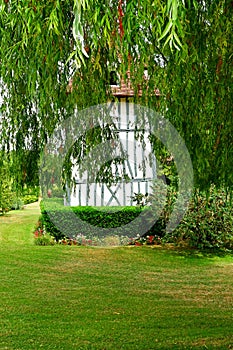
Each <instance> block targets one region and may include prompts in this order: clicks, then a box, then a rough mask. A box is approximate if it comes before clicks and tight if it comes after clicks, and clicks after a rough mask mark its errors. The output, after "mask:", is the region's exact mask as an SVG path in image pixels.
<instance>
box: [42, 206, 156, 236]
mask: <svg viewBox="0 0 233 350" xmlns="http://www.w3.org/2000/svg"><path fill="white" fill-rule="evenodd" d="M101 209H102V210H101ZM103 209H104V208H94V207H85V206H83V207H81V206H80V207H63V206H62V204H61V203H59V202H57V201H56V200H51V201H46V202H45V203H44V202H43V201H42V202H41V214H42V216H41V223H42V225H43V226H44V228H45V230H46V231H47V232H48V233H49V234H51V235H52V236H54V237H55V239H56V240H59V239H61V238H63V237H65V236H66V237H71V238H72V237H76V236H77V235H79V234H83V235H85V236H86V237H90V238H91V237H94V236H100V235H101V236H103V235H106V236H107V235H109V234H111V235H118V236H128V237H135V236H137V235H141V232H143V230H144V228H145V227H150V226H151V225H152V224H153V221H152V220H153V214H152V211H151V209H149V208H147V207H145V208H139V207H133V206H132V207H118V208H116V207H108V212H106V211H104V210H103ZM116 209H117V211H116ZM74 214H75V217H74ZM76 217H78V218H79V219H80V220H78V221H77V220H75V218H76ZM135 219H136V220H135ZM87 224H90V226H89V225H87ZM127 224H130V225H127ZM103 229H104V230H103ZM155 231H156V228H155V227H154V226H153V225H152V228H151V229H150V230H149V231H148V232H146V234H155V233H154V232H155Z"/></svg>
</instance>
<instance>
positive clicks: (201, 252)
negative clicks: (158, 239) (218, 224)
mask: <svg viewBox="0 0 233 350" xmlns="http://www.w3.org/2000/svg"><path fill="white" fill-rule="evenodd" d="M163 249H165V250H168V251H170V252H171V253H172V254H174V255H180V256H183V257H185V258H191V259H205V258H210V259H211V258H215V257H219V258H225V257H228V256H230V257H233V251H232V250H223V249H217V248H216V249H196V248H191V247H188V246H185V247H178V246H174V245H173V246H171V247H169V248H168V247H164V248H163Z"/></svg>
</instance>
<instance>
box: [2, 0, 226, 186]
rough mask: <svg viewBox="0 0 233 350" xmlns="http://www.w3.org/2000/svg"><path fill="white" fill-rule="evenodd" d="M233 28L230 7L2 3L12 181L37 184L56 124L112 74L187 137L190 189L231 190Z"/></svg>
mask: <svg viewBox="0 0 233 350" xmlns="http://www.w3.org/2000/svg"><path fill="white" fill-rule="evenodd" d="M232 22H233V2H232V1H231V0H220V1H212V0H203V1H202V0H187V1H185V0H167V1H165V0H164V1H148V0H140V1H139V0H138V1H137V0H108V1H106V0H99V1H93V0H46V1H44V0H40V1H36V0H20V1H17V0H1V1H0V44H1V50H0V91H1V148H2V150H3V151H4V152H5V153H7V152H8V153H11V158H13V161H14V162H15V164H16V166H15V167H14V170H13V173H12V176H14V177H15V179H17V183H18V184H19V185H20V186H22V185H23V184H24V183H27V181H28V182H30V181H31V182H33V181H34V182H36V179H35V177H32V176H30V174H31V173H32V172H34V171H35V173H36V172H37V166H38V159H39V155H40V152H41V150H42V148H43V146H44V144H45V143H46V140H47V138H48V137H49V135H51V133H52V132H53V130H54V127H55V126H56V125H57V123H59V122H60V121H62V120H64V119H67V118H69V116H70V115H72V114H73V111H74V109H75V108H78V109H80V110H81V109H83V108H85V107H89V106H93V105H96V104H99V103H105V102H106V101H107V100H108V99H109V98H111V89H110V78H111V72H112V71H116V72H117V73H118V74H119V75H120V76H121V78H122V79H125V80H127V77H128V76H129V74H130V81H131V85H132V87H133V88H134V91H135V101H136V102H139V103H141V104H142V105H145V106H148V107H151V108H153V109H155V110H156V111H158V112H159V113H161V114H163V115H164V116H165V117H166V118H168V119H169V120H170V122H171V123H172V124H173V125H174V127H175V128H176V129H177V130H178V132H179V133H180V134H181V136H182V137H183V138H184V140H185V143H186V146H187V148H188V150H189V152H190V155H191V158H192V161H193V166H194V174H195V185H196V187H197V188H202V189H208V188H209V186H210V184H215V185H216V186H224V187H225V188H228V189H229V188H231V189H232V184H233V172H232V169H233V147H232V145H233V132H232V131H233V113H232V102H233V91H232V88H233V81H232V78H233V64H232V58H233V50H232V48H233V33H232V24H233V23H232ZM145 69H146V70H147V75H148V78H147V79H146V80H145V79H143V74H144V71H145ZM129 72H130V73H129ZM139 88H140V89H142V96H141V97H140V101H139V99H138V91H139ZM155 89H159V91H160V98H159V99H155V97H154V91H155ZM25 155H27V157H28V158H27V159H30V161H29V162H25V159H26V158H25ZM29 165H30V169H29Z"/></svg>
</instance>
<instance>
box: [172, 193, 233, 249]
mask: <svg viewBox="0 0 233 350" xmlns="http://www.w3.org/2000/svg"><path fill="white" fill-rule="evenodd" d="M171 238H173V239H174V240H176V241H180V240H183V241H186V242H188V244H189V245H190V246H191V247H195V248H198V249H208V248H211V249H213V248H214V249H220V248H226V249H233V208H232V203H231V199H230V198H229V195H227V194H226V192H225V191H224V190H221V189H216V188H215V187H214V186H212V187H211V189H210V192H209V193H208V194H206V193H203V192H201V191H196V192H195V194H194V196H193V199H192V201H191V202H190V206H189V209H188V211H187V213H186V215H185V216H184V218H183V220H182V221H181V223H180V225H179V226H178V227H177V228H176V230H175V231H174V232H173V234H172V237H170V239H171ZM168 239H169V238H168Z"/></svg>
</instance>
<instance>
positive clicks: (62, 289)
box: [0, 205, 233, 350]
mask: <svg viewBox="0 0 233 350" xmlns="http://www.w3.org/2000/svg"><path fill="white" fill-rule="evenodd" d="M38 215H39V210H38V207H37V206H35V205H31V206H28V207H27V208H26V209H24V210H23V211H20V212H18V211H17V212H10V213H9V214H7V216H6V217H0V267H1V270H0V271H1V272H0V278H1V284H0V296H1V299H0V314H1V318H0V349H1V350H2V349H15V350H16V349H17V350H34V349H35V350H38V349H61V350H66V349H67V350H70V349H75V350H76V349H97V350H103V349H106V350H108V349H132V350H134V349H139V350H144V349H145V350H149V349H233V278H232V276H233V257H232V256H230V255H228V256H218V255H207V254H206V255H205V254H201V253H198V252H195V251H185V250H183V251H178V250H174V249H162V248H149V247H123V248H122V247H119V248H90V247H89V248H87V247H77V246H59V245H58V246H51V247H39V246H35V245H34V244H33V238H32V234H31V231H32V229H33V227H34V224H35V222H36V221H37V218H38Z"/></svg>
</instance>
